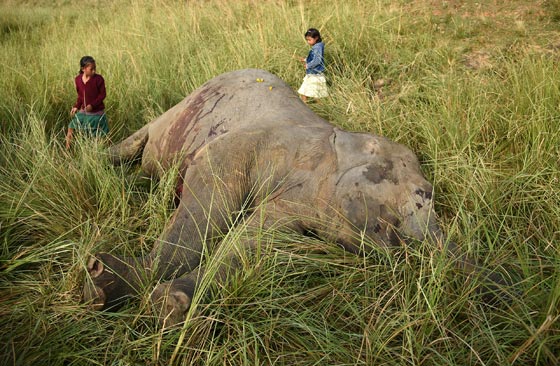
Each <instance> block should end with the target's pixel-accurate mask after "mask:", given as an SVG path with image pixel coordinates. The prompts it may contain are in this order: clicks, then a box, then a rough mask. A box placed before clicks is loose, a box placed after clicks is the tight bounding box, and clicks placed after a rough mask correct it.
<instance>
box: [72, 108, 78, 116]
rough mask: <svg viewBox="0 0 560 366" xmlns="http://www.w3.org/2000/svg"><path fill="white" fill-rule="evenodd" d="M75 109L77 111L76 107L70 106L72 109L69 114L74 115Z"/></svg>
mask: <svg viewBox="0 0 560 366" xmlns="http://www.w3.org/2000/svg"><path fill="white" fill-rule="evenodd" d="M77 111H78V108H76V107H72V109H71V110H70V115H71V116H72V117H74V115H75V114H76V112H77Z"/></svg>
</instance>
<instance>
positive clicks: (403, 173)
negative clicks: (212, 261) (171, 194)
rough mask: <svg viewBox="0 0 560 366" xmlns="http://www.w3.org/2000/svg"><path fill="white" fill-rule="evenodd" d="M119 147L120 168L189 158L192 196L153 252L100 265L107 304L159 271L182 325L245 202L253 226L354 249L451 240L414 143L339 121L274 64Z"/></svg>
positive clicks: (99, 304) (223, 84)
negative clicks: (217, 243) (313, 106)
mask: <svg viewBox="0 0 560 366" xmlns="http://www.w3.org/2000/svg"><path fill="white" fill-rule="evenodd" d="M110 155H111V157H112V159H113V161H114V162H115V163H117V164H118V163H122V162H125V161H130V160H133V159H138V158H140V157H141V163H142V169H143V170H144V171H145V172H147V173H149V174H151V175H153V176H158V175H160V174H161V173H162V172H163V171H165V170H166V169H169V168H170V167H171V166H173V164H176V162H177V159H180V182H181V183H182V186H181V187H180V188H181V189H180V191H182V196H181V198H180V201H179V204H178V207H177V209H176V211H175V213H174V214H173V217H172V219H171V221H170V222H169V224H168V225H167V228H166V229H165V231H164V232H163V234H162V235H161V237H160V239H159V240H157V241H156V243H155V246H154V248H153V250H152V252H151V253H150V254H149V255H147V256H145V257H142V258H119V257H116V256H112V255H109V254H105V253H102V254H97V255H96V256H95V257H93V258H92V259H91V260H90V261H89V263H88V266H87V269H88V271H89V275H90V277H91V280H88V281H86V285H85V286H84V298H85V300H86V301H88V302H90V303H91V304H93V306H94V307H95V308H98V309H102V308H107V307H112V306H115V305H116V304H119V303H120V302H121V301H122V300H123V299H124V298H126V297H127V296H129V295H135V294H137V293H138V289H139V288H141V286H142V278H147V277H148V278H152V279H155V280H156V281H162V282H161V283H160V284H159V285H158V286H157V287H156V288H155V290H154V291H153V293H152V300H153V301H154V302H156V303H160V304H161V306H162V313H163V316H164V317H165V318H166V319H167V324H173V323H177V322H180V321H182V320H183V319H184V314H185V312H186V311H187V310H188V308H189V306H190V302H191V299H192V297H193V294H194V291H195V290H196V287H197V283H198V279H199V277H200V274H201V271H203V270H204V269H203V268H199V264H200V260H201V253H202V251H203V248H204V246H205V243H206V242H208V241H211V240H213V238H218V237H220V235H223V233H225V232H226V231H227V230H228V227H230V225H231V223H232V217H233V216H235V214H236V213H237V212H241V211H243V210H244V212H250V213H251V214H250V215H246V217H245V218H244V220H246V221H245V222H247V224H248V225H263V226H264V227H265V228H268V227H275V228H277V229H279V230H283V229H285V230H290V231H295V232H299V233H307V232H312V233H314V234H315V235H317V236H319V237H321V238H324V239H325V240H328V241H331V242H336V243H339V244H340V245H342V246H343V247H344V248H345V249H346V250H348V251H350V252H354V253H357V252H359V251H360V248H361V246H362V245H363V240H364V238H366V239H367V240H369V241H371V242H374V243H377V244H378V245H380V246H397V245H400V244H401V243H402V242H408V241H411V240H417V241H423V240H426V239H428V240H431V241H432V242H438V243H439V244H440V245H441V244H442V243H443V240H442V239H443V236H442V234H441V232H440V229H439V227H438V225H437V223H436V216H435V214H434V211H433V204H432V186H431V184H430V183H429V182H428V181H426V179H425V178H424V177H423V175H422V173H421V170H420V165H419V162H418V159H417V158H416V156H415V155H414V154H413V153H412V151H411V150H409V149H408V148H406V147H404V146H402V145H400V144H397V143H394V142H392V141H390V140H388V139H386V138H384V137H380V136H374V135H371V134H366V133H352V132H346V131H342V130H340V129H338V128H336V127H334V126H333V125H331V124H330V123H328V122H327V121H325V120H324V119H322V118H320V117H318V116H317V115H316V114H314V113H313V112H312V111H311V110H310V109H309V108H308V107H307V106H306V105H305V104H303V103H302V102H301V101H300V99H299V98H298V96H297V95H296V94H295V93H294V92H293V91H292V89H291V88H290V87H289V86H288V85H287V84H286V83H284V82H283V81H282V80H280V79H279V78H277V77H276V76H274V75H272V74H270V73H268V72H266V71H263V70H255V69H248V70H240V71H234V72H230V73H226V74H223V75H220V76H218V77H216V78H214V79H212V80H210V81H208V82H207V83H205V84H204V85H202V86H201V87H200V88H198V89H197V90H195V91H194V92H193V93H192V94H190V95H189V96H188V97H186V98H185V99H184V100H183V101H181V102H180V103H179V104H177V105H176V106H174V107H173V108H171V109H170V110H168V111H167V112H165V113H164V114H163V115H161V116H160V117H159V118H157V119H155V120H154V121H152V122H150V123H149V124H147V125H146V126H144V127H143V128H141V129H140V130H138V131H137V132H136V133H134V134H133V135H131V136H130V137H128V138H127V139H125V140H124V141H122V142H121V143H120V144H118V145H115V146H113V147H112V148H110ZM218 197H219V199H218ZM208 222H211V223H212V225H211V227H210V228H209V229H205V227H206V225H207V223H208ZM205 230H206V231H205ZM201 233H202V234H201ZM247 245H248V246H250V245H251V243H250V242H249V243H247ZM146 272H149V275H145V273H146Z"/></svg>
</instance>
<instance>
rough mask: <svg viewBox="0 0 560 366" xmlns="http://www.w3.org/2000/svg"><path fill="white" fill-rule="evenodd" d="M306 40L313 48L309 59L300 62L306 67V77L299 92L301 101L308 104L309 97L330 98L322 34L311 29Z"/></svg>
mask: <svg viewBox="0 0 560 366" xmlns="http://www.w3.org/2000/svg"><path fill="white" fill-rule="evenodd" d="M305 40H306V41H307V44H308V45H310V46H311V50H309V54H308V55H307V58H301V59H300V61H301V62H302V63H303V65H304V66H305V77H304V78H303V83H302V84H301V87H300V88H299V90H298V93H299V94H300V95H301V99H302V100H303V101H304V102H307V97H311V98H324V97H326V96H328V95H329V94H328V92H327V80H326V79H325V75H323V72H324V71H325V62H324V53H325V44H324V43H323V40H322V39H321V34H320V33H319V31H318V30H317V29H315V28H309V29H308V30H307V31H306V32H305Z"/></svg>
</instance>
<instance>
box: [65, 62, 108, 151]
mask: <svg viewBox="0 0 560 366" xmlns="http://www.w3.org/2000/svg"><path fill="white" fill-rule="evenodd" d="M74 81H75V83H76V91H77V92H78V98H77V99H76V103H75V104H74V106H73V107H72V110H71V111H70V115H71V116H72V120H71V121H70V124H69V125H68V133H67V134H66V148H67V149H68V148H70V142H71V141H72V138H73V136H74V131H75V130H79V131H81V132H84V133H85V134H86V135H89V136H105V135H107V133H108V132H109V124H108V122H107V116H106V115H105V105H104V104H103V100H104V99H105V96H106V91H105V80H104V79H103V76H101V75H99V74H97V73H96V72H95V60H94V59H93V57H91V56H84V57H82V58H81V59H80V73H79V74H78V75H77V76H76V78H75V80H74Z"/></svg>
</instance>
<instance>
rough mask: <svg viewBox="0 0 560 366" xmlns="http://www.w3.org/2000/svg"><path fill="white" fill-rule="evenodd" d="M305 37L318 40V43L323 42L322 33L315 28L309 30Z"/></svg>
mask: <svg viewBox="0 0 560 366" xmlns="http://www.w3.org/2000/svg"><path fill="white" fill-rule="evenodd" d="M304 37H311V38H313V39H316V40H317V42H323V40H322V39H321V33H319V31H318V30H317V29H315V28H309V29H308V30H307V31H306V32H305V35H304Z"/></svg>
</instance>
